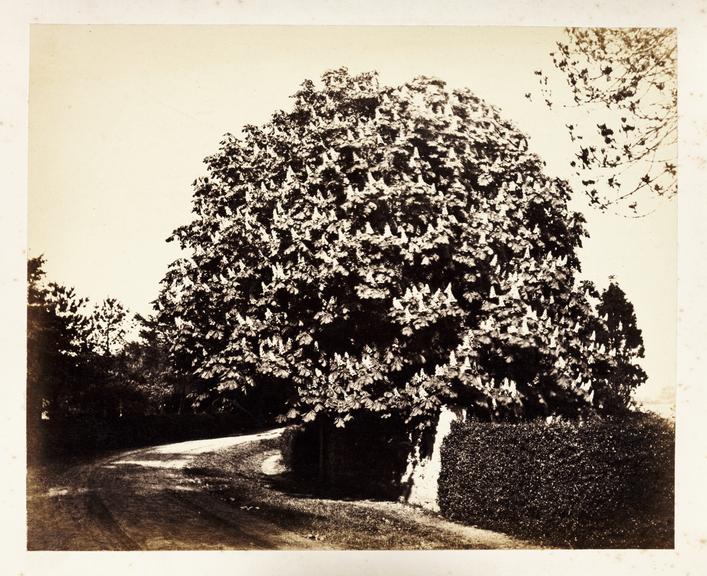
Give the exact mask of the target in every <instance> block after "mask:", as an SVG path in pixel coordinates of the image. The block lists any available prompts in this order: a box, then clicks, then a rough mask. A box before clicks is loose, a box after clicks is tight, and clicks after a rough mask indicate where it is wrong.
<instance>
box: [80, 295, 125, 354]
mask: <svg viewBox="0 0 707 576" xmlns="http://www.w3.org/2000/svg"><path fill="white" fill-rule="evenodd" d="M129 323H130V318H129V315H128V311H127V310H126V309H125V307H124V306H123V305H122V304H121V303H120V302H118V300H116V299H115V298H106V299H105V300H103V301H102V302H101V303H100V304H97V305H96V306H95V307H94V309H93V314H92V315H91V339H90V341H91V344H92V345H93V349H94V350H95V352H96V353H98V354H100V355H102V356H105V357H112V356H115V355H116V354H117V353H118V352H119V351H120V350H121V349H122V348H123V346H124V345H125V336H126V334H127V333H128V330H129V328H130V326H129Z"/></svg>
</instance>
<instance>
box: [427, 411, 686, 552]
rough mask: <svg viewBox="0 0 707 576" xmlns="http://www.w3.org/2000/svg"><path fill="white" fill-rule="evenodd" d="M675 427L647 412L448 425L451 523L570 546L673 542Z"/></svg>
mask: <svg viewBox="0 0 707 576" xmlns="http://www.w3.org/2000/svg"><path fill="white" fill-rule="evenodd" d="M674 462H675V459H674V427H673V425H672V424H671V423H670V422H667V421H665V420H662V419H660V418H658V417H656V416H652V415H647V414H630V415H627V416H625V417H622V418H614V419H611V420H592V421H585V422H581V423H578V422H556V423H552V424H546V423H545V422H544V421H533V422H526V423H518V424H507V423H503V424H501V423H487V422H483V423H482V422H475V421H471V422H465V423H459V422H458V423H455V424H454V425H453V426H452V430H451V432H450V434H449V436H448V437H447V438H446V439H445V441H444V443H443V445H442V471H441V474H440V479H439V504H440V509H441V512H442V514H444V515H445V516H447V517H448V518H450V519H453V520H458V521H462V522H464V523H467V524H473V525H476V526H479V527H482V528H488V529H493V530H500V531H503V532H506V533H509V534H514V535H517V536H520V537H525V538H531V539H539V540H541V541H543V542H545V543H547V544H551V545H556V546H563V547H572V548H672V547H673V517H674Z"/></svg>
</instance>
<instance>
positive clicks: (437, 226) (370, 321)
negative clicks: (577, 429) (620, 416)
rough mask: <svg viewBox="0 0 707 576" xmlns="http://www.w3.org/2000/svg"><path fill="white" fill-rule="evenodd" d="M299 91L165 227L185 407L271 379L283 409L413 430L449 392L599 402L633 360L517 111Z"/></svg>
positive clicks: (521, 403)
mask: <svg viewBox="0 0 707 576" xmlns="http://www.w3.org/2000/svg"><path fill="white" fill-rule="evenodd" d="M293 100H294V105H293V108H292V110H291V111H290V112H283V111H279V112H276V113H275V114H273V116H272V119H271V120H270V121H269V122H267V123H265V124H263V125H262V126H252V125H250V126H246V127H245V128H244V129H243V135H242V137H240V138H237V137H235V136H233V135H226V137H225V138H224V139H223V141H222V142H221V146H220V149H219V150H218V152H217V153H215V154H214V155H213V156H210V157H209V158H207V159H206V165H207V169H208V173H207V175H206V176H204V177H202V178H199V179H197V180H196V181H195V183H194V197H193V213H194V216H193V220H192V221H191V222H190V223H188V224H187V225H185V226H182V227H180V228H179V229H177V230H176V231H175V232H174V234H173V236H172V239H174V240H176V241H178V242H179V243H180V245H181V247H182V249H183V250H184V252H185V257H183V258H180V259H178V260H177V261H175V262H174V263H173V264H172V265H171V266H170V269H169V271H168V273H167V275H166V276H165V278H164V280H163V287H162V291H161V294H160V296H159V298H158V300H157V301H156V303H155V306H156V309H157V318H158V321H159V322H160V323H161V325H162V326H164V327H165V330H166V333H167V334H168V337H167V340H168V341H169V342H170V345H171V348H170V353H171V358H172V362H173V366H174V367H175V369H176V370H178V371H180V372H181V373H182V374H187V375H192V377H194V378H196V379H197V380H198V382H199V389H198V393H197V394H196V395H195V402H196V403H197V404H198V403H202V404H211V405H214V404H221V405H223V406H228V404H229V399H232V398H236V397H238V395H242V394H244V393H247V392H248V391H249V390H252V389H253V388H258V387H260V386H264V385H269V386H273V385H274V386H276V387H279V388H280V389H282V390H286V391H287V397H288V399H289V403H288V407H287V410H286V414H285V417H286V418H289V419H301V420H304V421H310V420H313V419H315V418H317V417H318V416H324V415H325V416H327V417H329V418H331V419H333V420H334V421H335V422H336V423H337V425H344V423H345V422H346V421H348V420H349V419H351V418H352V417H355V415H356V414H357V413H358V412H361V411H365V412H369V413H370V412H373V413H378V414H380V415H381V416H382V417H385V416H390V415H396V416H401V417H403V418H404V419H406V420H407V421H408V422H409V423H411V424H417V425H419V426H424V425H425V424H426V423H427V421H428V419H429V418H430V417H431V416H432V415H433V414H435V413H436V412H437V411H438V410H439V407H440V406H441V405H442V404H447V403H456V404H459V405H461V406H465V407H467V408H469V409H470V410H472V411H473V412H474V413H477V414H480V415H485V416H488V417H510V418H512V417H520V416H527V415H538V414H542V415H547V414H572V415H574V414H578V413H582V412H583V411H587V410H591V409H604V408H605V406H604V403H605V402H608V401H609V400H607V399H606V397H605V396H600V395H595V390H598V389H599V388H600V387H601V386H602V385H603V384H602V382H608V378H609V376H608V374H609V373H610V372H611V370H609V368H611V367H616V366H618V365H619V364H620V363H626V362H627V363H629V364H630V363H631V362H632V360H633V357H626V356H620V355H617V354H616V353H615V351H614V350H613V349H612V348H611V346H610V345H609V343H608V341H606V340H603V336H602V334H604V333H606V332H607V331H609V330H610V329H611V328H610V324H608V323H607V322H608V317H607V316H606V315H604V316H603V317H602V315H601V314H599V313H598V309H597V306H598V304H599V303H600V301H601V300H600V297H599V293H598V292H597V291H596V289H595V288H594V287H593V286H592V285H591V283H589V282H581V281H580V280H579V277H578V272H579V268H580V265H579V260H578V257H577V253H576V249H577V248H578V247H580V246H581V242H582V238H583V237H585V236H586V231H585V229H584V219H583V217H582V216H581V214H579V213H576V212H572V211H570V210H569V209H568V205H567V203H568V199H569V197H570V193H571V191H570V189H569V187H568V185H567V183H566V182H563V181H561V180H558V179H555V178H552V177H549V176H547V175H545V174H544V172H543V162H542V161H541V160H540V159H539V158H538V157H537V156H535V155H533V154H531V153H530V152H529V151H528V145H527V140H526V138H525V136H524V135H523V134H521V133H520V132H519V131H518V130H517V129H516V128H515V127H514V126H513V125H512V123H510V122H509V121H507V120H505V119H503V118H502V117H501V116H500V114H499V113H498V111H497V110H496V109H495V108H493V107H492V106H490V105H488V104H486V103H484V102H483V101H482V100H480V99H479V98H477V97H476V96H474V95H473V94H472V93H471V92H470V91H468V90H466V89H460V90H449V89H448V88H447V87H446V85H445V83H444V82H442V81H440V80H437V79H433V78H427V77H419V78H416V79H414V80H413V81H411V82H409V83H407V84H404V85H402V86H399V87H387V86H381V85H380V84H379V82H378V79H377V76H376V74H375V73H365V74H361V75H357V76H353V75H350V74H349V73H348V72H347V71H346V70H345V69H340V70H334V71H330V72H327V73H325V74H324V75H323V77H322V82H321V84H320V85H315V83H313V82H311V81H305V82H304V83H303V84H302V86H301V88H300V90H299V91H298V92H297V93H296V94H295V95H294V97H293ZM607 367H609V368H607ZM607 385H608V384H607Z"/></svg>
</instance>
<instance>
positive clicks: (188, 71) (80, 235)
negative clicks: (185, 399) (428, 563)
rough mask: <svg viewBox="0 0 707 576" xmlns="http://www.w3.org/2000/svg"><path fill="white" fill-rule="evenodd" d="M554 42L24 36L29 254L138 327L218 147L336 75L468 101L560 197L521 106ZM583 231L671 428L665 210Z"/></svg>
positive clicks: (551, 139)
mask: <svg viewBox="0 0 707 576" xmlns="http://www.w3.org/2000/svg"><path fill="white" fill-rule="evenodd" d="M561 38H562V31H561V29H557V28H389V27H377V28H375V29H371V28H344V27H337V28H331V27H318V28H306V27H227V26H212V27H206V26H204V27H179V26H135V27H128V26H122V27H121V26H33V27H32V30H31V40H30V99H29V128H30V131H29V193H28V248H29V254H30V256H36V255H39V254H44V256H45V258H46V260H47V264H46V271H47V275H48V277H49V278H50V279H51V280H53V281H57V282H60V283H63V284H67V285H70V286H74V287H76V289H77V291H78V293H79V294H81V295H83V296H87V297H89V298H91V299H92V300H94V301H98V300H101V299H102V298H105V297H107V296H111V297H115V298H118V299H119V300H120V301H122V302H123V303H124V304H125V305H126V306H127V307H129V308H130V309H131V310H132V311H134V312H139V313H141V314H147V313H149V311H150V302H151V301H152V300H153V299H154V298H155V297H156V296H157V293H158V290H159V281H160V279H161V278H162V276H163V275H164V273H165V271H166V269H167V265H168V264H169V263H170V262H171V261H172V260H174V259H175V258H176V257H178V255H179V254H178V248H177V246H175V245H174V244H168V243H166V242H165V239H166V238H167V237H168V236H169V235H170V233H171V232H172V230H173V229H174V228H176V227H177V226H179V225H182V224H186V223H187V222H188V221H189V220H190V201H191V194H192V189H191V183H192V182H193V181H194V179H195V178H197V177H198V176H201V175H204V174H205V167H204V165H203V162H202V161H203V158H204V157H206V156H208V155H209V154H212V153H214V152H215V151H216V150H217V148H218V145H219V141H220V139H221V137H222V136H223V134H224V133H226V132H232V133H237V132H238V131H239V129H240V128H241V127H242V126H243V125H245V124H260V123H263V122H266V121H267V120H268V118H269V116H270V115H271V114H272V112H274V111H275V110H277V109H288V108H289V107H290V98H289V96H290V95H291V94H292V93H294V92H295V91H296V90H297V87H298V86H299V84H301V82H302V81H303V80H304V79H305V78H310V79H314V80H316V79H317V78H318V77H320V76H321V74H322V72H324V71H325V70H327V69H331V68H338V67H341V66H347V67H348V68H349V69H350V70H351V71H352V72H354V73H355V72H362V71H368V70H376V71H378V73H379V77H380V81H381V83H383V84H389V85H397V84H401V83H404V82H406V81H408V80H410V79H412V78H413V77H415V76H418V75H427V76H436V77H438V78H441V79H443V80H445V81H446V82H447V83H448V84H449V86H450V87H452V88H454V87H468V88H470V89H471V90H472V91H473V92H474V93H476V94H477V95H478V96H480V97H482V98H484V99H485V100H486V101H487V102H489V103H491V104H493V105H495V106H497V107H498V108H500V110H501V113H502V115H503V116H504V117H506V118H509V119H511V120H512V121H513V122H514V123H515V124H516V126H517V127H518V128H519V129H520V130H521V131H523V132H524V133H526V134H527V135H529V137H530V146H531V149H532V150H534V151H535V152H537V153H538V154H539V155H540V156H541V157H542V158H543V160H545V161H546V163H547V173H548V174H550V175H553V176H558V177H561V178H567V179H570V181H571V176H572V174H571V172H570V168H569V165H568V162H569V156H570V153H571V145H570V142H569V139H568V136H567V132H566V129H565V128H564V121H562V120H561V118H560V117H559V115H558V113H557V112H556V111H550V110H547V109H546V108H545V107H544V106H542V105H541V104H539V103H538V102H536V101H529V100H527V99H526V98H525V97H524V94H525V93H526V92H529V91H531V90H532V89H534V87H535V86H536V77H535V76H534V75H533V71H534V70H536V69H538V68H540V67H545V68H549V67H550V66H551V64H550V59H549V57H548V53H549V52H550V51H552V49H553V48H554V42H556V41H557V40H559V39H561ZM572 205H573V206H574V207H575V208H576V209H579V210H580V211H581V212H583V214H584V215H585V217H586V218H587V221H588V224H587V228H588V230H589V233H590V238H589V239H587V240H586V241H585V244H584V247H583V248H582V250H581V252H580V259H581V262H582V268H583V275H584V276H585V277H586V278H588V279H591V280H593V281H595V282H596V283H597V284H598V285H600V286H605V285H606V284H607V281H608V277H609V275H613V276H615V278H616V279H617V281H618V282H619V284H620V285H621V286H622V288H623V289H624V290H625V291H626V293H627V295H628V297H629V299H630V300H631V301H632V302H633V304H634V306H635V308H636V315H637V318H638V324H639V327H641V328H642V330H643V334H644V340H645V347H646V358H645V360H644V361H643V367H644V369H645V370H646V372H647V373H648V376H649V380H648V382H647V383H646V384H645V385H644V386H643V387H642V388H641V389H640V390H639V393H638V398H639V399H641V400H643V401H644V402H646V403H647V404H649V405H651V406H652V407H654V408H655V409H658V410H660V411H663V412H665V411H669V410H670V406H671V405H672V402H673V395H674V388H675V373H676V364H675V353H676V352H675V349H676V314H677V306H676V299H677V296H676V286H677V280H676V216H677V205H676V202H672V203H667V202H666V203H663V204H661V205H659V206H658V209H657V210H656V211H655V212H653V213H652V214H650V215H649V216H647V217H645V218H640V219H627V218H624V217H622V216H617V215H614V214H611V213H607V214H604V213H600V212H598V211H596V210H595V209H592V208H589V207H587V206H586V204H585V203H584V200H583V198H582V197H581V196H580V195H576V198H575V199H573V203H572Z"/></svg>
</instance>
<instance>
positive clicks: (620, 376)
mask: <svg viewBox="0 0 707 576" xmlns="http://www.w3.org/2000/svg"><path fill="white" fill-rule="evenodd" d="M597 313H598V314H600V315H601V316H602V317H603V318H604V329H603V330H601V331H600V332H599V333H598V334H597V337H596V342H597V343H598V345H599V346H604V347H605V348H606V350H607V352H608V355H609V357H612V358H615V359H616V362H612V363H605V362H599V363H597V364H596V365H595V366H594V370H593V375H594V386H595V389H596V391H597V393H596V399H595V401H596V403H597V404H598V405H601V407H602V409H604V410H605V411H606V412H614V413H617V412H621V411H622V410H624V409H625V408H626V407H627V406H628V405H629V404H630V402H631V393H632V392H633V391H634V390H635V389H636V388H638V386H640V385H641V384H643V383H644V382H645V381H646V378H647V376H646V373H645V372H644V371H643V369H642V368H641V367H640V366H639V365H638V364H637V363H635V361H634V360H635V359H636V358H643V355H644V348H643V335H642V333H641V330H640V329H639V328H638V326H637V324H636V314H635V312H634V309H633V304H631V302H629V300H628V298H626V294H625V293H624V291H623V290H622V289H621V287H620V286H619V285H618V284H617V283H616V282H614V281H612V282H611V283H610V284H609V286H608V287H607V288H606V290H604V292H602V294H601V300H600V302H599V304H598V305H597Z"/></svg>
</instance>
